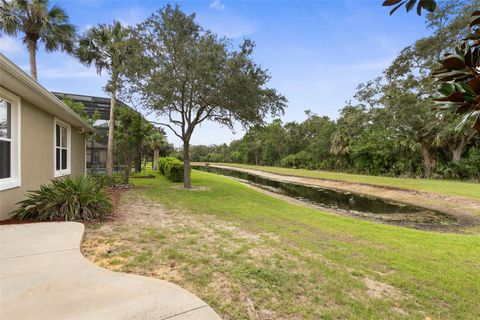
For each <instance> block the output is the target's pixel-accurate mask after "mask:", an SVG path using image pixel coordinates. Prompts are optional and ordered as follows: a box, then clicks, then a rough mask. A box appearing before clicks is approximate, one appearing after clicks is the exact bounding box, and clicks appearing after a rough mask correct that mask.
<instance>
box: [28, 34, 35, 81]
mask: <svg viewBox="0 0 480 320" xmlns="http://www.w3.org/2000/svg"><path fill="white" fill-rule="evenodd" d="M27 46H28V53H29V55H30V75H31V76H32V78H33V79H34V80H35V81H37V42H36V41H33V40H27Z"/></svg>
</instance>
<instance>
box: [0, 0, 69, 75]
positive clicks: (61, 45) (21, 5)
mask: <svg viewBox="0 0 480 320" xmlns="http://www.w3.org/2000/svg"><path fill="white" fill-rule="evenodd" d="M0 1H1V3H0V33H5V34H7V35H10V36H16V35H17V34H18V33H22V34H23V38H22V39H23V43H24V44H25V45H26V46H27V48H28V53H29V54H30V74H31V76H32V78H33V79H35V80H37V57H36V54H37V49H38V42H39V41H40V42H42V43H43V44H44V45H45V49H47V51H58V50H61V51H66V52H68V53H71V52H72V51H73V48H74V42H75V27H74V26H73V25H72V24H70V23H69V18H68V15H67V14H66V13H65V11H64V10H63V9H62V8H60V7H59V6H57V5H54V6H52V7H51V8H50V9H49V3H48V0H10V1H7V0H0Z"/></svg>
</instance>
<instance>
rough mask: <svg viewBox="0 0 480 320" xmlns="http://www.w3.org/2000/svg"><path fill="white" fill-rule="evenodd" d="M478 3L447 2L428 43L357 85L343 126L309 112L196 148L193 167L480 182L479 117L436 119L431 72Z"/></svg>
mask: <svg viewBox="0 0 480 320" xmlns="http://www.w3.org/2000/svg"><path fill="white" fill-rule="evenodd" d="M478 6H479V1H473V2H462V1H447V2H442V3H439V5H438V7H437V10H435V11H434V12H433V13H430V14H428V18H427V25H428V27H429V28H431V29H432V30H433V34H432V35H431V36H429V37H425V38H422V39H419V40H418V41H416V42H415V43H414V44H412V45H410V46H408V47H406V48H404V49H403V50H402V51H401V52H400V53H399V55H398V56H397V57H396V59H395V60H394V61H393V62H392V63H391V65H390V66H389V67H388V68H386V69H385V70H384V72H383V73H382V74H381V75H380V76H379V77H378V78H376V79H373V80H371V81H368V82H367V83H363V84H361V85H359V87H358V89H357V92H356V94H355V96H354V99H353V101H354V102H351V101H350V102H348V103H346V105H345V106H344V107H343V108H342V109H341V110H340V116H339V118H338V119H337V120H335V121H334V120H331V119H329V118H328V117H324V116H319V115H317V114H314V113H312V112H311V111H307V112H306V119H305V120H304V121H303V122H287V123H282V121H281V120H279V119H276V120H274V121H273V122H272V123H271V124H269V125H266V126H256V127H253V128H251V129H250V130H248V131H247V133H246V134H245V136H244V137H243V138H242V139H240V140H236V141H233V142H232V143H231V144H230V145H220V146H193V147H192V149H191V159H192V161H211V162H238V163H248V164H259V165H276V166H285V167H297V168H309V169H328V170H341V171H346V172H355V173H365V174H375V175H389V176H422V177H444V178H464V179H479V178H480V137H479V135H478V131H477V130H475V128H473V127H472V125H473V123H474V122H475V121H476V119H475V117H471V118H470V119H467V120H466V121H465V122H466V123H465V124H464V125H463V126H461V127H458V126H457V125H456V124H458V123H459V122H460V119H461V118H462V114H458V113H457V114H456V113H451V112H446V113H438V110H436V109H438V108H437V105H436V104H435V101H434V100H433V99H432V97H434V96H435V94H436V90H437V88H438V85H437V83H436V81H435V79H434V77H432V72H434V71H435V70H437V69H438V68H439V61H440V60H441V57H442V56H443V55H444V53H446V50H449V48H452V47H455V45H456V44H458V43H459V42H461V40H462V39H464V38H465V37H466V36H467V35H468V32H469V28H468V26H469V24H470V15H471V12H472V11H473V10H474V9H475V8H476V7H477V8H478Z"/></svg>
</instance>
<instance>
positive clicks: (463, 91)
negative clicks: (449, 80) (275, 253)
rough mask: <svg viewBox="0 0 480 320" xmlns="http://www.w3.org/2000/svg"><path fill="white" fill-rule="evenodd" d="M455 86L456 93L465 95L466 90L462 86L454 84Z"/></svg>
mask: <svg viewBox="0 0 480 320" xmlns="http://www.w3.org/2000/svg"><path fill="white" fill-rule="evenodd" d="M453 85H454V86H455V91H457V92H461V93H465V89H463V87H462V86H461V85H460V84H458V83H454V84H453Z"/></svg>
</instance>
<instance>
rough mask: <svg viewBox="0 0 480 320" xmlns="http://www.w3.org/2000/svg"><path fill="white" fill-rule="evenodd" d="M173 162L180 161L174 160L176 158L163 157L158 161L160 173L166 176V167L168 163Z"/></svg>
mask: <svg viewBox="0 0 480 320" xmlns="http://www.w3.org/2000/svg"><path fill="white" fill-rule="evenodd" d="M171 161H179V160H178V159H177V158H174V157H162V158H160V159H158V171H160V173H161V174H163V175H164V174H165V165H166V164H167V163H168V162H171Z"/></svg>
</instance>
